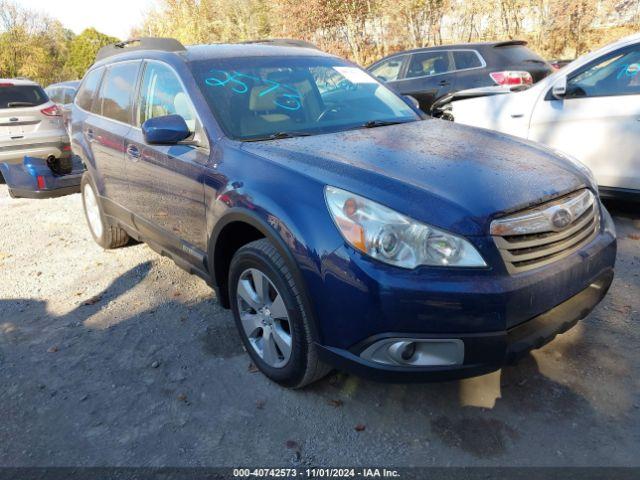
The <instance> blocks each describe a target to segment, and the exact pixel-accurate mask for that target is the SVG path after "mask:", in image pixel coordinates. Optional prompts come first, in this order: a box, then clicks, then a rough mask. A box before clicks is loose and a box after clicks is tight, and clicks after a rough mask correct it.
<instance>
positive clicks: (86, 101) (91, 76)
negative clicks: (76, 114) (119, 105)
mask: <svg viewBox="0 0 640 480" xmlns="http://www.w3.org/2000/svg"><path fill="white" fill-rule="evenodd" d="M103 73H104V69H103V68H97V69H95V70H92V71H90V72H89V73H88V74H87V76H86V77H85V78H84V81H83V82H82V85H80V88H79V89H78V94H77V95H76V104H77V105H78V106H79V107H80V108H82V109H83V110H86V111H87V112H91V111H92V107H93V100H94V98H95V97H96V95H97V93H98V88H99V87H100V80H101V79H102V74H103ZM96 103H97V102H96ZM94 113H95V112H94Z"/></svg>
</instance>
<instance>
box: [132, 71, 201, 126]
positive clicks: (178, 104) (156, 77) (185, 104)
mask: <svg viewBox="0 0 640 480" xmlns="http://www.w3.org/2000/svg"><path fill="white" fill-rule="evenodd" d="M165 115H180V116H181V117H182V118H184V120H185V122H187V125H188V126H189V130H190V131H191V133H194V132H195V131H196V115H195V112H194V110H193V106H192V104H191V101H190V100H189V97H188V96H187V93H186V92H185V91H184V89H183V88H182V85H181V84H180V81H179V80H178V77H176V74H175V73H174V72H173V71H172V70H171V69H170V68H169V67H167V66H166V65H163V64H161V63H155V62H150V63H148V64H147V68H146V69H145V71H144V78H143V80H142V88H141V89H140V102H139V105H138V122H137V124H138V125H142V124H143V123H144V122H145V121H147V120H149V119H150V118H155V117H162V116H165Z"/></svg>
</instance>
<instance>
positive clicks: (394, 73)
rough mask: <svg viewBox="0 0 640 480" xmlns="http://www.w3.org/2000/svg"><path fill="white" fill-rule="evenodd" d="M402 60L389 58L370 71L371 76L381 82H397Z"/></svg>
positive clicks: (400, 58)
mask: <svg viewBox="0 0 640 480" xmlns="http://www.w3.org/2000/svg"><path fill="white" fill-rule="evenodd" d="M402 58H403V57H399V58H390V59H389V60H386V61H384V62H382V63H380V64H378V65H376V66H375V67H374V68H372V69H371V74H372V75H374V76H376V77H377V78H378V79H380V80H382V81H383V82H391V81H393V80H397V79H398V76H399V75H400V67H402Z"/></svg>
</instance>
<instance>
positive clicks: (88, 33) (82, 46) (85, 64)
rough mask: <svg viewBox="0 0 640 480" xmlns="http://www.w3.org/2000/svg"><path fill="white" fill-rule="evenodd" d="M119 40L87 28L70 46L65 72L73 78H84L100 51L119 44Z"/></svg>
mask: <svg viewBox="0 0 640 480" xmlns="http://www.w3.org/2000/svg"><path fill="white" fill-rule="evenodd" d="M118 41H119V40H118V39H117V38H114V37H110V36H109V35H105V34H104V33H100V32H98V31H97V30H96V29H95V28H87V29H86V30H84V31H83V32H82V33H81V34H80V35H78V36H77V37H75V38H74V39H73V40H71V42H70V44H69V58H68V60H67V62H66V64H65V70H66V72H67V73H68V75H70V76H71V77H73V78H82V77H83V76H84V72H86V71H87V69H88V68H89V67H90V66H91V64H92V63H93V62H94V61H95V58H96V54H97V53H98V50H100V49H101V48H102V47H104V46H106V45H110V44H112V43H117V42H118Z"/></svg>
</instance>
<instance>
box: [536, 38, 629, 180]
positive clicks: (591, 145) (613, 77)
mask: <svg viewBox="0 0 640 480" xmlns="http://www.w3.org/2000/svg"><path fill="white" fill-rule="evenodd" d="M529 137H530V138H531V139H532V140H536V141H539V142H542V143H545V144H547V145H550V146H552V147H554V148H557V149H558V150H561V151H564V152H567V153H569V154H572V155H574V156H575V157H576V158H577V159H578V160H580V161H582V162H583V163H585V164H586V165H588V166H589V167H590V168H591V169H592V170H593V172H594V174H595V176H596V179H597V181H598V184H599V185H600V186H604V187H613V188H627V189H635V190H640V150H639V149H638V139H640V45H635V46H632V47H626V48H624V49H620V50H617V51H615V52H613V53H609V54H607V55H604V56H602V57H600V58H598V59H596V60H594V61H593V62H591V63H589V64H587V65H585V66H584V67H582V68H580V69H579V70H576V71H574V72H570V73H568V78H567V92H566V95H565V97H564V98H563V99H561V100H558V99H556V98H554V97H553V96H552V95H551V94H550V92H547V93H546V95H545V96H544V98H541V99H540V100H539V101H538V103H537V104H536V106H535V109H534V112H533V116H532V119H531V126H530V134H529Z"/></svg>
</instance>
